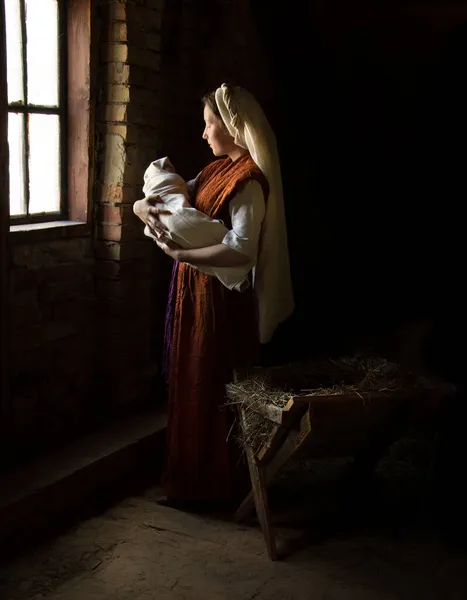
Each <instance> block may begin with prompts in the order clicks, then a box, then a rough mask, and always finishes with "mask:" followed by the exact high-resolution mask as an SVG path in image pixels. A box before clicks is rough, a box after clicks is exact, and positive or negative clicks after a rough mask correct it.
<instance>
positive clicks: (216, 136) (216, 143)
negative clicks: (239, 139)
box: [203, 104, 237, 156]
mask: <svg viewBox="0 0 467 600" xmlns="http://www.w3.org/2000/svg"><path fill="white" fill-rule="evenodd" d="M204 123H205V127H204V131H203V140H206V141H207V143H208V144H209V145H210V147H211V150H212V152H213V154H214V156H224V155H225V154H229V155H230V153H231V152H232V151H234V150H235V149H236V148H237V145H236V144H235V142H234V139H233V137H232V136H231V135H230V134H229V132H228V131H227V128H226V126H225V125H224V123H223V121H222V120H221V119H219V117H218V116H217V115H215V114H214V113H213V111H212V110H211V109H210V108H209V106H208V105H207V104H206V105H205V106H204Z"/></svg>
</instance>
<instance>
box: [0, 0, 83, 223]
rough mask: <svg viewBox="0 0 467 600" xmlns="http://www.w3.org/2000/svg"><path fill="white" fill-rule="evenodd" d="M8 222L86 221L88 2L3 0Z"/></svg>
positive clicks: (76, 0)
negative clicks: (8, 189)
mask: <svg viewBox="0 0 467 600" xmlns="http://www.w3.org/2000/svg"><path fill="white" fill-rule="evenodd" d="M3 1H4V5H5V20H6V46H7V88H8V92H7V95H8V147H9V175H10V223H11V225H21V224H29V223H41V222H46V221H62V220H72V221H79V222H87V215H88V213H89V211H88V204H89V196H90V185H89V174H90V169H89V156H90V152H89V143H90V136H89V132H90V89H89V87H90V79H91V78H90V42H91V39H90V22H91V11H90V0H3Z"/></svg>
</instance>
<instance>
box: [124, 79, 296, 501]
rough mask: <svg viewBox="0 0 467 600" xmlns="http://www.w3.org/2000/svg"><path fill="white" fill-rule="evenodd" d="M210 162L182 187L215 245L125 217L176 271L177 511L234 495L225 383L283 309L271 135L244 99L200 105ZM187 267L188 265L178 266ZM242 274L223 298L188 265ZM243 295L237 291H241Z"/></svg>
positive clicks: (226, 93) (151, 220)
mask: <svg viewBox="0 0 467 600" xmlns="http://www.w3.org/2000/svg"><path fill="white" fill-rule="evenodd" d="M203 103H204V121H205V129H204V132H203V139H204V140H206V141H207V143H208V144H209V146H210V147H211V149H212V152H213V154H214V156H216V157H220V156H225V157H226V158H223V159H220V160H215V161H214V162H212V163H211V164H209V165H208V166H207V167H205V168H204V169H203V170H202V171H201V173H200V174H199V175H198V177H197V178H196V179H195V180H194V181H193V182H190V184H189V186H190V187H191V188H192V189H193V193H192V195H191V203H192V205H193V206H194V207H195V208H197V209H198V210H200V211H203V212H204V213H206V214H207V215H208V216H210V217H211V218H214V219H221V220H222V221H223V222H224V223H225V224H226V226H227V227H228V228H229V232H228V233H227V235H226V236H225V238H224V240H223V242H222V243H221V244H217V245H215V246H209V247H206V248H197V249H191V250H183V249H181V248H180V247H178V246H177V245H176V244H174V243H173V242H172V241H170V240H169V239H168V238H167V237H165V236H164V229H163V227H162V226H161V224H160V222H159V221H158V218H157V214H158V211H157V210H156V209H155V208H154V207H152V205H151V201H152V199H150V198H149V199H148V198H145V199H144V200H140V201H138V202H136V203H135V206H134V211H135V213H136V214H137V215H138V216H139V218H140V219H141V220H142V221H143V222H145V223H146V224H147V225H148V226H149V227H150V228H151V229H152V231H153V233H154V234H155V235H156V236H157V237H158V241H157V244H158V246H159V247H160V248H161V250H163V251H164V252H165V253H166V254H167V255H169V256H170V257H172V258H173V259H174V260H175V261H176V263H175V265H174V272H173V277H172V284H171V294H170V297H169V307H168V312H167V320H166V338H167V339H166V348H170V366H169V419H168V425H167V447H166V467H165V476H164V480H163V481H164V488H165V493H166V498H165V503H166V504H170V505H172V506H184V507H185V506H187V504H190V503H193V504H198V503H199V502H207V501H228V500H229V499H232V498H233V496H234V495H235V481H234V479H233V475H234V470H233V469H232V466H235V465H232V455H231V453H230V451H229V444H228V441H227V439H228V433H229V416H230V415H229V412H228V409H226V407H225V384H226V382H227V381H229V379H231V376H232V369H233V368H235V367H239V366H243V365H247V364H251V363H253V362H254V361H255V360H256V359H257V357H258V350H259V342H260V341H261V342H267V341H269V339H270V338H271V336H272V334H273V332H274V329H275V327H276V326H277V325H278V324H279V323H280V322H281V321H283V320H285V319H286V318H287V317H288V316H289V315H290V314H291V312H292V310H293V296H292V288H291V282H290V271H289V261H288V252H287V238H286V229H285V217H284V208H283V200H282V184H281V176H280V166H279V160H278V155H277V148H276V143H275V138H274V134H273V133H272V131H271V128H270V126H269V124H268V122H267V120H266V118H265V116H264V114H263V112H262V110H261V107H260V106H259V105H258V103H257V102H256V100H255V99H254V97H253V96H252V95H251V94H249V93H248V92H247V91H246V90H243V89H241V88H233V87H231V86H228V85H225V84H224V85H222V86H221V87H220V88H218V89H217V90H216V91H215V92H212V93H211V94H208V95H207V96H205V97H204V98H203ZM187 263H189V264H187ZM242 264H249V265H251V268H252V271H251V273H250V277H249V281H250V283H251V285H248V280H247V281H246V284H247V285H246V286H243V287H242V289H244V291H242V292H238V291H231V290H229V289H227V288H226V287H224V286H223V285H222V284H221V283H220V282H219V281H218V280H217V279H216V278H215V277H212V276H209V275H206V274H204V273H201V272H200V271H199V270H197V269H196V268H195V267H194V266H192V265H197V266H199V267H202V266H203V265H209V266H217V267H229V266H238V265H242ZM245 287H246V290H245Z"/></svg>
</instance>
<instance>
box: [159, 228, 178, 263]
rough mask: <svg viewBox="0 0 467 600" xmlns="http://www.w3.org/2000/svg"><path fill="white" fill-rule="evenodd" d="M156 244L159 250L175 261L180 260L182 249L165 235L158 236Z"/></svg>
mask: <svg viewBox="0 0 467 600" xmlns="http://www.w3.org/2000/svg"><path fill="white" fill-rule="evenodd" d="M156 237H157V240H155V242H156V244H157V245H158V246H159V248H160V249H161V250H162V251H163V252H165V254H167V256H170V257H171V258H173V259H174V260H179V254H180V250H181V249H182V247H181V246H179V245H178V244H177V243H175V242H174V241H173V240H171V239H169V238H168V237H167V235H166V234H165V233H161V234H157V236H156Z"/></svg>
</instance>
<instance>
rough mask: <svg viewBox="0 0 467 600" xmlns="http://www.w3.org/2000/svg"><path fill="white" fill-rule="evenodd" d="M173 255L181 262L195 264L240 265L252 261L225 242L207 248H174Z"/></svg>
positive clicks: (212, 265)
mask: <svg viewBox="0 0 467 600" xmlns="http://www.w3.org/2000/svg"><path fill="white" fill-rule="evenodd" d="M172 257H173V258H174V259H175V260H178V261H179V262H187V263H191V264H193V265H200V266H202V265H207V266H209V267H238V266H240V265H246V264H247V263H249V262H250V258H249V257H248V256H246V255H245V254H241V253H240V252H237V251H236V250H232V248H229V246H226V245H225V244H216V245H215V246H207V247H206V248H193V249H191V250H183V249H181V248H180V249H179V250H173V254H172Z"/></svg>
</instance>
